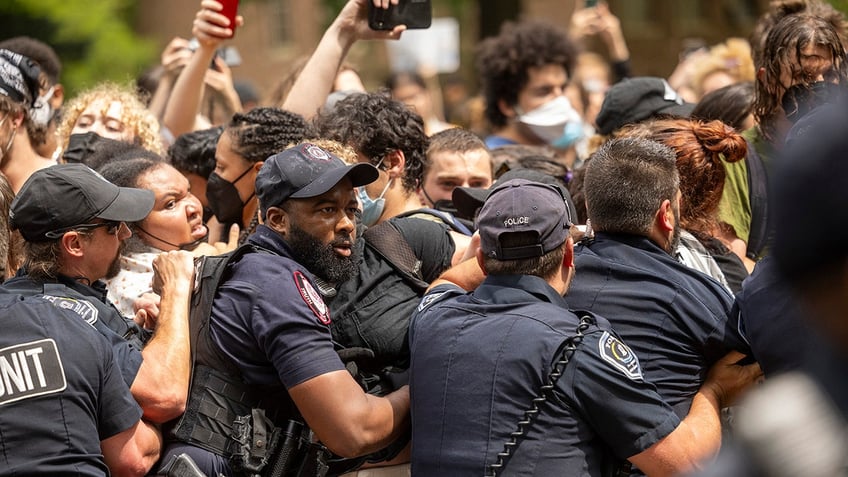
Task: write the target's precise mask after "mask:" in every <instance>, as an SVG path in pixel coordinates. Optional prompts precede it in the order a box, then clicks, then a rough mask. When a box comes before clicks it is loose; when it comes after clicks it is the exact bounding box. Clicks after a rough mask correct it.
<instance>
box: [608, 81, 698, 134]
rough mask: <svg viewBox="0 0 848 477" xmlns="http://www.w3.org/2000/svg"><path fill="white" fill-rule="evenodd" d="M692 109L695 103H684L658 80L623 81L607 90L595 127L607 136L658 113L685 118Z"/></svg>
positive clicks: (668, 86) (666, 82)
mask: <svg viewBox="0 0 848 477" xmlns="http://www.w3.org/2000/svg"><path fill="white" fill-rule="evenodd" d="M693 109H695V104H694V103H687V102H685V101H684V100H683V98H681V97H680V95H678V94H677V91H675V90H674V89H673V88H672V87H671V85H669V84H668V81H666V80H664V79H662V78H656V77H653V76H640V77H636V78H625V79H623V80H621V81H619V82H618V83H616V84H614V85H612V87H611V88H610V89H609V91H607V94H606V96H605V97H604V102H603V103H602V104H601V110H600V111H599V112H598V116H597V117H596V118H595V124H596V125H597V126H598V132H599V133H601V134H604V135H607V134H611V133H612V132H613V131H615V130H616V129H618V128H620V127H622V126H625V125H627V124H633V123H638V122H639V121H642V120H645V119H648V118H650V117H652V116H656V115H658V114H667V115H670V116H677V117H681V118H688V117H689V115H690V114H692V110H693Z"/></svg>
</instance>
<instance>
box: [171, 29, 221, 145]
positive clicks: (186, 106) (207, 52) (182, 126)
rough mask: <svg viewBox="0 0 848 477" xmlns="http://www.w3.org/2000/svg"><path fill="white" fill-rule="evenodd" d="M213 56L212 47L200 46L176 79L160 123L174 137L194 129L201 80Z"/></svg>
mask: <svg viewBox="0 0 848 477" xmlns="http://www.w3.org/2000/svg"><path fill="white" fill-rule="evenodd" d="M214 55H215V47H214V46H209V45H200V46H199V47H198V48H197V51H195V52H194V55H193V56H192V57H191V60H189V62H188V65H186V67H185V69H183V71H182V72H181V73H180V75H179V77H177V81H176V83H175V84H174V89H173V91H171V96H170V97H169V98H168V104H167V106H166V107H165V114H164V116H163V118H162V123H163V124H164V125H165V127H167V128H168V129H169V130H170V131H171V133H172V134H173V135H174V137H178V136H180V135H181V134H185V133H187V132H190V131H192V129H193V128H194V121H195V116H197V112H198V111H199V110H200V100H201V97H202V96H203V89H204V82H203V79H204V76H205V75H206V70H207V69H208V68H209V63H210V62H211V61H212V57H213V56H214Z"/></svg>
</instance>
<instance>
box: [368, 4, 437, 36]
mask: <svg viewBox="0 0 848 477" xmlns="http://www.w3.org/2000/svg"><path fill="white" fill-rule="evenodd" d="M431 23H433V4H432V3H431V2H430V0H400V1H399V2H398V4H397V5H390V6H389V8H378V7H375V6H374V3H373V2H371V0H368V26H369V27H371V29H372V30H391V29H393V28H394V27H396V26H398V25H406V28H408V29H425V28H430V24H431Z"/></svg>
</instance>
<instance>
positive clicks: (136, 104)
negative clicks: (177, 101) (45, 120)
mask: <svg viewBox="0 0 848 477" xmlns="http://www.w3.org/2000/svg"><path fill="white" fill-rule="evenodd" d="M56 134H57V135H58V136H59V145H60V146H61V147H62V150H63V151H64V152H63V155H65V154H67V153H69V152H71V151H76V150H77V149H78V148H79V147H82V146H83V145H84V144H85V143H86V141H87V140H91V139H90V138H89V136H92V135H96V136H100V137H104V138H108V139H114V140H117V141H126V142H129V143H133V144H136V145H139V146H141V147H143V148H145V149H148V150H150V151H153V152H155V153H157V154H158V153H161V152H162V149H163V148H162V139H161V137H160V136H159V122H158V121H157V120H156V117H155V116H153V114H152V113H150V111H148V110H147V107H146V106H145V105H144V103H142V102H141V100H140V99H139V98H138V96H137V95H136V93H135V91H134V90H133V89H132V88H130V87H128V86H121V85H118V84H115V83H108V82H104V83H100V84H98V85H96V86H94V87H93V88H89V89H87V90H85V91H83V92H82V93H79V94H78V95H76V96H74V98H73V99H71V100H70V101H69V102H68V104H67V106H66V107H65V108H64V109H63V110H62V120H61V122H60V123H59V127H58V128H57V130H56ZM64 161H65V162H80V161H79V159H68V158H65V159H64Z"/></svg>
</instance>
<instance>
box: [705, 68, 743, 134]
mask: <svg viewBox="0 0 848 477" xmlns="http://www.w3.org/2000/svg"><path fill="white" fill-rule="evenodd" d="M691 116H692V119H701V120H704V121H711V120H714V119H718V120H719V121H721V122H723V123H724V124H727V125H728V126H731V127H732V128H733V129H736V131H738V132H742V131H746V130H748V129H751V128H752V127H754V82H753V81H743V82H741V83H734V84H732V85H728V86H725V87H723V88H719V89H717V90H714V91H711V92H709V93H707V94H705V95H704V96H703V97H702V98H701V100H700V101H698V104H696V105H695V108H694V109H692V115H691Z"/></svg>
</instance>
